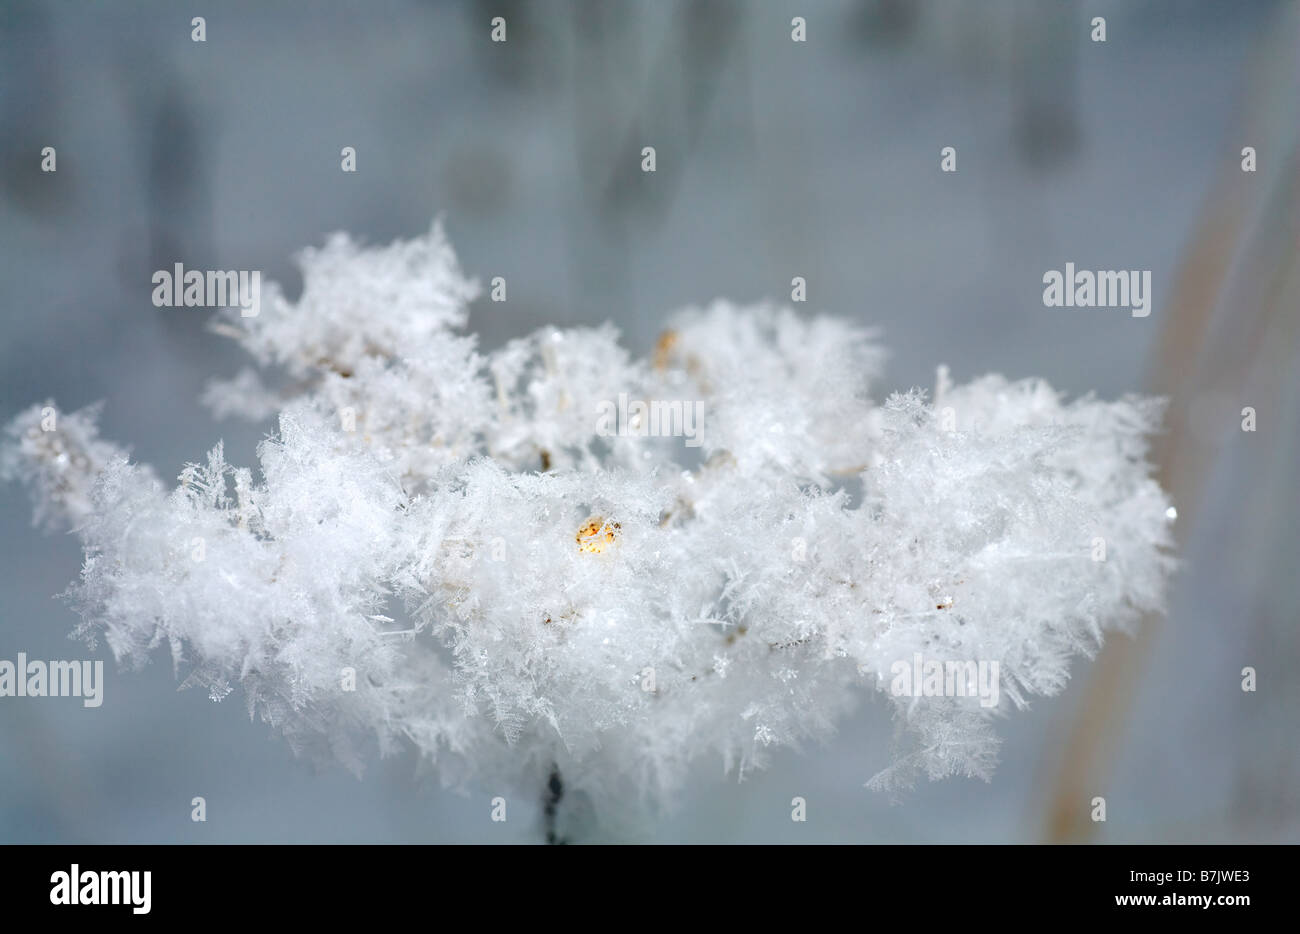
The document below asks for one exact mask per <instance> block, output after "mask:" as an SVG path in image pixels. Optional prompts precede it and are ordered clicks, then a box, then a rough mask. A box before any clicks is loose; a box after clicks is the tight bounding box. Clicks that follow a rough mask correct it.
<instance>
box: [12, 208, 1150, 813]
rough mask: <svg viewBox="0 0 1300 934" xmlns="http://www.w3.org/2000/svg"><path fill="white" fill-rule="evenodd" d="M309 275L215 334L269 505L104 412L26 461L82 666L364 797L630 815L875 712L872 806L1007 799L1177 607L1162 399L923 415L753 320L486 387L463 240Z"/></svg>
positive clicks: (720, 323)
mask: <svg viewBox="0 0 1300 934" xmlns="http://www.w3.org/2000/svg"><path fill="white" fill-rule="evenodd" d="M301 264H302V268H303V273H304V282H305V286H304V290H303V294H302V296H301V298H300V299H299V300H298V301H297V302H290V301H288V300H286V299H285V298H284V297H283V296H282V295H281V294H279V293H278V292H276V291H274V290H273V291H272V292H271V293H270V297H269V300H264V301H263V305H262V310H261V314H260V315H259V316H257V317H255V318H240V317H239V316H238V314H239V313H238V311H237V310H235V311H232V312H230V313H229V314H228V316H227V317H226V318H225V320H224V321H222V322H221V323H219V324H218V325H217V329H218V330H222V331H224V332H225V333H228V334H232V335H235V336H237V337H238V339H239V340H240V341H241V342H242V343H243V344H244V346H245V347H247V349H248V350H249V351H250V352H251V353H252V354H253V356H254V357H255V358H256V360H257V362H258V363H259V364H262V365H263V366H264V368H267V369H269V370H270V371H272V372H273V373H275V374H276V375H277V379H276V381H275V384H274V385H273V386H268V385H266V384H264V383H263V381H262V378H261V377H260V376H259V375H258V374H257V373H255V372H254V371H252V370H249V371H245V372H244V373H242V374H240V375H239V376H237V377H236V378H235V379H233V380H231V381H228V382H225V383H214V384H213V385H211V386H210V387H209V390H208V392H207V401H208V403H209V404H210V405H211V406H212V407H213V408H214V409H216V410H217V411H218V412H219V413H242V414H245V415H248V416H250V417H253V418H258V417H263V416H264V415H266V414H267V413H269V412H271V411H278V412H279V413H280V414H279V431H278V433H277V434H276V435H275V436H274V437H273V438H271V439H268V440H266V441H264V442H263V443H262V444H261V446H260V447H259V450H258V458H259V461H260V470H259V471H257V472H256V473H255V472H253V471H251V470H248V469H242V468H235V467H232V466H231V465H228V464H227V463H226V462H225V459H224V457H223V452H222V448H221V445H217V447H216V448H214V449H213V451H212V452H211V453H210V454H209V455H208V457H207V460H206V463H203V464H200V465H192V466H190V467H188V468H187V469H186V470H185V471H184V473H183V474H182V475H181V477H180V484H179V486H178V487H177V488H176V489H174V490H171V491H168V490H167V489H165V488H164V487H163V485H162V484H161V483H159V481H158V480H157V479H156V477H155V476H154V474H153V473H152V472H151V471H150V470H149V469H147V468H145V467H142V466H138V465H135V464H131V463H130V462H129V461H128V459H127V458H126V457H125V455H124V454H122V453H121V452H120V451H119V450H117V449H116V448H114V447H113V446H111V445H108V444H106V443H105V442H102V441H99V440H98V439H97V438H96V437H95V433H94V429H93V419H92V418H91V416H90V415H89V414H73V415H61V416H60V420H59V422H58V428H57V430H56V431H55V432H54V433H48V432H42V431H41V430H40V429H41V425H40V408H39V407H37V408H35V409H33V410H31V411H29V412H27V413H24V414H23V415H20V416H19V417H18V418H17V420H16V421H15V422H14V423H13V425H12V426H11V427H10V434H11V441H10V443H9V445H8V447H7V449H6V452H5V458H4V461H3V466H4V469H5V471H6V472H7V473H8V474H10V475H13V476H18V477H21V478H24V479H26V480H28V481H30V482H31V483H32V484H33V485H34V486H35V487H36V496H37V502H38V504H39V505H40V509H41V513H42V516H44V515H46V514H48V513H49V512H50V511H51V510H56V509H58V510H61V511H62V512H63V514H64V515H65V517H66V519H67V520H68V521H69V523H70V524H72V525H74V526H75V527H76V530H77V532H78V534H79V535H80V536H81V538H82V539H83V540H84V544H85V550H86V560H85V566H84V569H83V572H82V576H81V580H80V583H79V584H77V585H76V586H75V587H74V588H73V593H74V595H75V598H76V601H77V605H78V606H79V608H80V609H81V611H82V613H83V615H84V620H85V622H84V624H83V626H82V632H83V634H84V635H86V636H87V637H89V638H92V639H93V638H94V637H96V636H102V637H103V638H104V639H105V640H106V641H107V643H108V645H109V646H110V648H111V649H112V650H113V652H114V654H115V655H116V656H117V657H118V659H119V660H121V661H130V662H136V663H139V662H143V661H144V660H145V659H147V658H148V657H149V656H150V655H151V654H152V653H153V650H154V649H155V648H156V647H158V646H160V645H162V644H166V645H167V646H168V648H169V649H170V651H171V654H172V657H173V658H174V660H175V664H176V666H177V669H178V671H179V672H181V673H182V674H183V676H184V677H185V678H186V679H187V681H188V683H192V684H201V685H203V686H205V687H206V688H207V689H208V690H210V691H211V693H212V696H213V698H214V699H219V698H221V697H222V696H224V695H225V694H226V693H228V692H229V691H230V690H232V689H233V688H234V687H235V686H236V684H237V683H238V684H239V685H240V686H242V688H243V691H244V693H245V696H246V698H247V702H248V705H249V709H250V712H257V713H259V714H260V715H261V716H262V717H264V718H265V719H267V720H269V721H271V722H272V723H274V724H275V725H276V726H278V727H280V728H281V729H283V730H284V732H285V733H286V734H287V735H288V737H289V738H290V740H291V741H292V742H294V743H295V745H296V746H297V747H298V748H308V749H311V750H313V751H320V752H322V753H325V754H328V755H332V756H337V757H341V758H342V759H343V760H344V761H346V762H347V763H349V764H350V765H352V766H355V767H359V766H360V763H361V761H362V759H363V756H364V753H365V744H366V741H367V739H368V738H373V737H377V738H378V742H379V745H380V747H381V749H382V750H389V749H392V748H393V747H394V746H395V744H398V743H401V742H409V743H411V744H413V745H414V746H415V747H416V748H418V749H419V751H420V752H421V753H423V754H424V755H425V756H427V757H428V759H429V760H432V761H433V762H434V763H435V765H436V766H437V768H438V771H439V773H440V774H441V776H442V777H443V778H444V780H445V781H447V782H449V783H458V782H462V781H464V780H466V779H469V778H472V777H475V776H479V777H483V776H486V777H488V778H492V779H508V780H512V781H516V782H518V784H519V786H520V787H522V788H533V789H536V788H540V787H541V786H542V784H543V783H544V781H545V778H546V776H547V775H548V774H550V772H551V770H552V769H553V768H558V770H559V772H560V773H561V774H562V775H563V776H564V781H565V784H566V787H568V788H578V789H582V790H584V791H586V792H588V793H589V794H591V795H592V796H593V797H595V798H596V799H597V801H598V802H599V801H601V800H604V801H606V802H609V801H610V800H611V799H613V800H616V801H617V802H618V803H619V804H618V805H617V806H619V807H622V808H624V809H626V808H627V807H628V806H629V804H630V803H631V802H643V803H649V804H655V803H662V802H664V800H665V798H666V797H668V796H670V795H672V794H673V793H674V792H675V791H677V790H678V789H679V788H680V787H681V785H682V784H683V782H684V780H685V776H686V774H687V768H688V766H689V765H690V764H691V763H692V761H693V760H696V759H698V758H699V757H701V756H705V755H714V756H718V757H720V758H721V760H722V762H723V763H725V765H726V766H727V767H728V768H734V769H736V770H737V771H739V772H740V773H741V774H743V773H744V771H745V770H747V769H749V768H751V767H756V766H761V765H762V764H763V761H764V758H765V756H766V754H767V753H768V752H769V750H771V749H773V748H775V747H779V746H783V745H792V744H797V743H798V742H799V741H801V740H803V739H805V738H812V737H820V736H824V735H826V734H827V733H828V732H829V731H830V730H831V729H832V727H833V724H834V723H835V721H836V719H837V718H838V717H839V716H841V715H842V714H843V713H844V712H846V711H847V710H848V709H850V707H851V706H852V705H854V704H855V702H857V701H858V700H859V699H860V697H861V696H862V695H863V694H864V693H870V692H873V691H878V692H880V693H882V694H883V695H884V696H885V698H887V700H888V702H889V703H890V704H892V706H893V710H894V715H895V718H896V721H897V724H898V727H899V730H898V747H897V748H896V749H895V750H894V752H893V756H892V759H891V760H890V761H891V762H892V764H891V765H890V766H889V768H887V769H886V770H885V771H883V772H882V773H880V774H879V775H877V776H876V777H875V780H874V782H875V784H876V785H879V786H885V785H890V784H894V783H898V782H905V781H908V780H910V779H911V778H912V777H914V776H915V775H917V774H921V775H928V776H930V777H932V778H939V777H943V776H948V775H953V774H968V775H977V776H985V777H987V776H988V775H989V774H990V771H991V769H992V767H993V764H994V761H995V758H996V750H997V737H996V734H995V732H994V729H993V721H994V718H995V717H997V716H998V715H1000V714H1003V713H1004V712H1005V711H1006V710H1007V709H1008V708H1009V707H1010V706H1023V705H1024V704H1025V703H1027V701H1028V699H1029V698H1031V697H1032V696H1033V695H1043V694H1051V693H1053V692H1056V691H1058V690H1060V689H1061V687H1062V685H1063V684H1064V682H1065V680H1066V677H1067V669H1068V665H1069V661H1070V658H1071V657H1072V656H1073V655H1076V654H1079V653H1084V654H1087V653H1090V652H1092V651H1094V650H1095V649H1096V647H1097V646H1098V644H1099V642H1100V640H1101V637H1102V634H1103V631H1105V630H1108V629H1116V628H1123V627H1125V626H1126V625H1128V624H1130V623H1132V622H1133V621H1135V620H1136V619H1137V618H1138V617H1139V616H1140V615H1141V614H1142V613H1145V612H1149V611H1153V610H1158V609H1160V607H1161V604H1162V600H1163V587H1164V582H1165V579H1166V577H1167V575H1168V572H1169V571H1170V568H1171V565H1172V559H1171V558H1170V557H1169V554H1168V551H1169V547H1170V542H1171V537H1170V530H1169V527H1168V525H1169V521H1168V519H1167V517H1166V511H1167V510H1168V509H1169V505H1170V504H1169V502H1168V500H1167V497H1166V496H1165V494H1164V493H1163V492H1162V491H1161V489H1160V488H1159V486H1158V485H1157V484H1156V482H1155V481H1154V480H1153V479H1152V477H1151V468H1150V465H1149V464H1148V462H1147V460H1146V453H1147V446H1146V440H1145V438H1146V435H1147V434H1148V433H1149V432H1151V431H1152V430H1153V429H1154V428H1155V426H1156V424H1157V422H1158V419H1159V415H1160V412H1159V406H1158V404H1156V403H1154V402H1152V401H1150V400H1143V399H1138V398H1126V399H1123V400H1121V401H1118V402H1102V401H1098V400H1096V399H1093V398H1084V399H1079V400H1077V401H1074V402H1070V403H1066V402H1063V401H1062V399H1061V398H1060V397H1059V395H1058V394H1057V393H1055V392H1054V391H1052V389H1051V388H1050V387H1048V386H1047V385H1046V384H1045V383H1043V382H1042V381H1039V380H1025V381H1020V382H1010V381H1007V380H1005V379H1003V378H1002V377H1000V376H988V377H984V378H983V379H979V380H976V381H975V382H973V383H970V384H968V385H965V386H952V385H950V383H949V380H948V378H947V375H946V372H945V371H943V370H942V369H941V370H940V379H939V384H938V386H937V387H936V391H935V394H934V398H933V399H932V400H931V401H927V399H926V397H925V396H924V394H922V393H920V392H916V391H914V392H910V393H905V394H896V395H894V396H891V397H890V398H889V399H888V400H887V401H886V402H885V403H884V404H883V405H876V404H874V403H873V402H872V401H871V399H870V397H869V395H868V388H869V386H868V383H869V381H870V380H871V379H872V378H874V377H875V375H876V374H877V373H878V371H879V366H880V362H881V357H882V355H881V352H880V350H879V349H878V348H877V346H876V345H875V344H874V343H873V340H872V335H871V334H870V333H868V332H864V331H863V330H861V329H858V328H855V327H854V326H852V325H850V324H847V323H845V322H842V321H838V320H834V319H830V318H812V319H809V318H805V317H803V316H800V315H797V314H795V313H794V312H792V311H790V310H788V309H782V308H774V307H757V308H738V307H735V306H733V305H730V304H727V303H725V302H717V303H715V304H713V305H711V306H709V307H707V308H704V309H693V310H688V311H685V312H683V313H680V314H678V315H677V316H676V317H675V318H673V319H672V320H671V321H670V322H669V326H668V329H667V330H666V331H665V333H664V336H663V337H662V338H661V340H660V341H659V344H658V346H657V347H656V348H654V350H653V352H652V353H651V354H650V355H649V357H648V358H646V359H644V360H637V359H634V358H632V357H631V356H630V355H629V353H628V352H627V351H626V350H625V349H624V348H622V347H621V346H620V345H619V343H618V335H617V333H616V332H615V330H614V329H613V328H612V327H609V326H606V327H602V328H596V329H586V328H574V329H567V330H556V329H545V330H543V331H541V332H538V333H536V334H533V335H530V336H528V337H524V338H520V339H518V340H515V341H513V342H511V343H509V344H507V345H505V346H504V347H503V348H501V349H500V350H498V351H496V352H493V353H488V354H484V353H481V352H480V351H479V350H478V349H477V345H476V342H475V339H474V337H473V336H472V335H466V334H464V333H462V332H461V328H463V326H464V325H465V324H466V321H467V317H468V312H467V304H468V303H469V302H470V301H472V300H473V299H474V298H475V297H476V296H477V294H478V287H477V284H476V283H474V282H472V281H470V280H467V279H466V278H465V277H464V276H463V275H462V274H461V272H460V270H459V268H458V265H457V262H456V259H455V256H454V254H453V252H452V249H451V247H450V246H449V245H448V243H447V242H446V240H445V239H444V237H443V234H442V232H441V230H440V229H439V228H438V227H437V226H435V227H434V229H433V230H432V231H431V232H430V233H429V234H428V235H427V236H424V237H422V238H417V239H416V240H414V241H410V242H398V243H394V244H393V245H391V246H388V247H383V248H362V247H360V246H358V245H356V244H355V243H353V242H352V241H351V240H349V239H348V238H347V237H346V236H344V235H337V236H335V237H334V238H332V239H331V240H330V241H329V242H328V244H327V245H326V246H325V248H324V249H321V250H317V251H308V252H306V253H304V254H303V255H302V257H301ZM620 394H623V395H624V396H625V398H626V399H631V400H643V401H652V400H667V401H678V402H681V403H682V404H683V405H685V406H692V407H693V408H692V411H694V412H697V413H699V414H700V416H701V418H702V422H701V424H700V427H699V434H698V441H699V444H698V446H690V445H687V444H685V443H684V439H683V438H682V437H674V436H671V435H669V436H665V437H652V436H649V435H647V434H645V433H643V432H642V431H638V430H636V429H637V427H638V424H640V423H634V424H632V425H631V426H628V425H621V426H620V427H621V428H622V429H628V430H619V431H616V432H611V431H609V430H608V425H606V426H605V429H604V430H602V427H601V421H600V419H599V417H598V412H599V411H600V410H601V407H602V406H609V405H611V404H615V403H616V402H617V400H619V398H620ZM640 427H642V428H644V425H643V424H641V425H640ZM60 456H62V457H63V458H64V460H63V461H59V460H58V458H59V457H60ZM1098 542H1100V543H1101V546H1102V556H1103V558H1104V560H1098ZM918 653H919V655H920V656H922V657H924V659H926V660H927V661H931V660H933V661H939V662H944V661H950V660H951V661H959V662H963V663H964V662H967V661H972V662H978V661H996V662H997V663H998V666H999V668H998V670H999V673H1000V674H999V678H1000V693H999V695H998V703H997V704H996V705H990V704H988V703H987V698H985V699H984V700H985V702H981V698H980V697H976V696H915V695H917V694H920V693H921V692H920V690H919V686H917V690H914V691H913V692H912V693H911V694H910V695H907V696H899V694H898V693H897V692H896V679H895V676H894V673H895V672H896V671H897V670H898V665H899V664H900V663H901V664H903V665H906V666H908V667H910V666H911V665H912V662H913V660H914V658H915V657H916V656H917V655H918ZM349 673H351V680H349Z"/></svg>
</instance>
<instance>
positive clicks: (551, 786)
mask: <svg viewBox="0 0 1300 934" xmlns="http://www.w3.org/2000/svg"><path fill="white" fill-rule="evenodd" d="M563 797H564V781H563V780H562V779H561V778H560V769H559V767H558V766H551V776H550V778H548V779H547V780H546V792H545V794H544V795H543V796H542V813H543V814H544V815H545V816H546V842H547V843H548V844H549V845H551V846H563V845H564V844H566V843H568V842H569V841H568V840H566V839H565V838H564V837H561V836H560V835H559V834H558V833H556V832H555V818H556V815H557V814H558V813H559V810H560V799H561V798H563Z"/></svg>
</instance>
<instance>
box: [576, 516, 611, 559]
mask: <svg viewBox="0 0 1300 934" xmlns="http://www.w3.org/2000/svg"><path fill="white" fill-rule="evenodd" d="M620 528H622V526H620V525H619V524H618V523H617V522H607V521H606V520H605V518H604V517H603V516H591V517H590V518H588V519H587V521H586V522H584V523H582V525H581V526H580V527H579V529H578V534H577V535H576V536H575V538H576V540H577V542H578V550H579V551H582V552H585V553H587V554H589V555H598V554H600V553H601V552H603V551H604V550H605V549H606V548H608V547H609V546H610V545H612V544H614V542H616V541H618V530H619V529H620Z"/></svg>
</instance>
